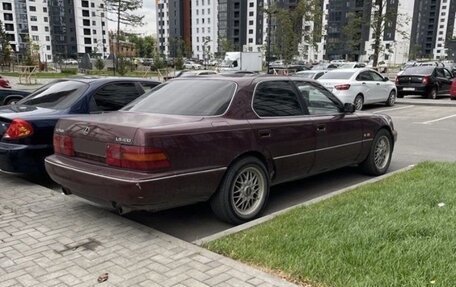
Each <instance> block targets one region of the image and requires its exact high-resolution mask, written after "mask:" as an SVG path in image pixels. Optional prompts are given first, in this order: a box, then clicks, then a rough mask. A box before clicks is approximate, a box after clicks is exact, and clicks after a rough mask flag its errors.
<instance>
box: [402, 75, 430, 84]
mask: <svg viewBox="0 0 456 287" xmlns="http://www.w3.org/2000/svg"><path fill="white" fill-rule="evenodd" d="M425 77H426V76H398V77H397V81H396V82H397V83H398V84H400V85H406V84H422V83H423V79H424V78H425Z"/></svg>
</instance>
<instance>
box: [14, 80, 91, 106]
mask: <svg viewBox="0 0 456 287" xmlns="http://www.w3.org/2000/svg"><path fill="white" fill-rule="evenodd" d="M88 86H89V85H88V84H86V83H82V82H79V81H59V82H53V83H50V84H48V85H46V86H44V87H42V88H40V89H38V90H37V91H35V92H34V93H33V94H31V95H29V96H28V97H26V98H24V99H22V100H20V101H19V102H17V103H16V104H17V105H25V106H32V107H39V108H47V109H54V110H63V109H66V108H69V107H70V106H71V105H73V104H74V103H75V102H76V101H77V100H78V99H79V98H80V97H81V95H82V94H83V93H84V91H85V90H87V88H88Z"/></svg>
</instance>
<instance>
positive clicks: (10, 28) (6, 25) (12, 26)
mask: <svg viewBox="0 0 456 287" xmlns="http://www.w3.org/2000/svg"><path fill="white" fill-rule="evenodd" d="M5 31H14V25H13V24H5Z"/></svg>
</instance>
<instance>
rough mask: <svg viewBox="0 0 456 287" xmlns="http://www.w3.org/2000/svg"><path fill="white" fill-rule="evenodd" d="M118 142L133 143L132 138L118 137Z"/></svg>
mask: <svg viewBox="0 0 456 287" xmlns="http://www.w3.org/2000/svg"><path fill="white" fill-rule="evenodd" d="M116 142H118V143H119V142H120V143H131V142H132V140H131V139H129V138H121V137H116Z"/></svg>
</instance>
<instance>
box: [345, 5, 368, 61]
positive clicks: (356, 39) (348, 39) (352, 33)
mask: <svg viewBox="0 0 456 287" xmlns="http://www.w3.org/2000/svg"><path fill="white" fill-rule="evenodd" d="M347 19H348V21H347V23H346V24H345V25H344V27H343V28H342V36H343V37H342V38H343V39H344V42H345V47H346V50H347V51H350V53H349V54H348V58H349V60H350V61H358V56H359V54H360V52H361V51H360V50H361V41H362V37H361V31H362V29H363V23H364V21H363V15H362V13H360V12H349V13H348V15H347Z"/></svg>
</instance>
